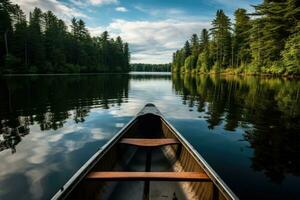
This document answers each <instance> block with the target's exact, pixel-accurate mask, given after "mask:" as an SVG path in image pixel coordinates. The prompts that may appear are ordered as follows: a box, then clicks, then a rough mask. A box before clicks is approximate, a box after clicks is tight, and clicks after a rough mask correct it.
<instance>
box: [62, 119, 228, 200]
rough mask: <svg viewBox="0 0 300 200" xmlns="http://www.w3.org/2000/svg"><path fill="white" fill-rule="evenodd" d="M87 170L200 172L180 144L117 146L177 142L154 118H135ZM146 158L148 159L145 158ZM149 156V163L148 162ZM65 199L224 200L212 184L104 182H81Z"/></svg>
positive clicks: (207, 182) (189, 152) (192, 182)
mask: <svg viewBox="0 0 300 200" xmlns="http://www.w3.org/2000/svg"><path fill="white" fill-rule="evenodd" d="M121 134H122V137H119V138H118V139H117V140H116V141H115V143H114V144H113V145H111V146H109V147H108V150H107V151H106V153H105V154H103V155H101V156H102V157H101V158H100V159H99V160H98V162H97V163H96V164H95V165H94V167H93V168H92V169H91V170H90V172H92V171H95V172H103V171H130V172H131V171H132V172H144V171H150V172H203V173H205V172H204V170H203V168H202V167H201V165H200V164H199V161H197V160H196V159H195V158H194V157H193V156H192V154H191V150H189V149H188V147H186V145H182V144H172V145H165V146H160V147H153V148H143V147H137V146H134V145H127V144H122V143H119V141H120V140H121V139H122V138H148V139H149V138H174V139H178V140H179V141H180V138H179V137H178V136H177V135H176V133H174V132H173V131H172V129H171V128H170V127H169V126H168V124H167V123H166V122H165V121H164V119H162V118H161V117H160V116H158V115H154V114H145V115H141V116H139V117H137V118H136V119H135V120H134V121H133V122H132V124H131V125H130V126H129V128H128V129H127V130H125V131H124V132H123V133H121ZM147 156H148V157H147ZM149 156H150V160H149ZM147 158H148V159H147ZM66 199H103V200H105V199H118V200H122V199H126V200H127V199H131V200H135V199H136V200H140V199H164V200H167V199H172V200H176V199H216V200H222V199H228V197H226V194H223V192H221V190H219V189H218V188H217V187H216V186H215V184H214V183H213V182H212V181H200V182H199V181H191V182H180V181H143V180H141V181H140V180H139V181H132V180H130V181H128V180H122V181H106V180H105V181H104V180H89V179H87V178H83V179H82V180H81V181H80V183H79V184H77V186H76V187H75V188H74V189H73V190H72V191H71V192H70V193H69V194H68V195H67V196H66Z"/></svg>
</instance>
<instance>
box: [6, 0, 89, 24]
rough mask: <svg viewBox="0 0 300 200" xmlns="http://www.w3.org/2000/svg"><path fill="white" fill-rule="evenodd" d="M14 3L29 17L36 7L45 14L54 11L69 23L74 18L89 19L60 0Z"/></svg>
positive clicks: (30, 0) (15, 1)
mask: <svg viewBox="0 0 300 200" xmlns="http://www.w3.org/2000/svg"><path fill="white" fill-rule="evenodd" d="M12 2H13V3H16V4H18V5H20V6H21V8H22V9H23V10H24V11H25V13H26V14H27V16H28V15H29V12H31V11H33V9H34V8H35V7H38V8H40V9H41V10H42V11H44V12H45V11H48V10H50V11H52V12H53V13H55V15H57V16H58V17H59V18H61V19H63V20H64V21H66V22H67V23H68V21H69V20H70V19H71V18H72V17H79V18H89V17H88V16H87V15H85V14H84V13H82V12H80V11H79V10H78V9H75V8H73V7H72V6H70V5H68V4H65V3H63V2H61V1H58V0H12Z"/></svg>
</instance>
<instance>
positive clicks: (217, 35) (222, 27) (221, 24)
mask: <svg viewBox="0 0 300 200" xmlns="http://www.w3.org/2000/svg"><path fill="white" fill-rule="evenodd" d="M212 25H213V28H212V29H211V31H212V35H213V40H214V42H215V43H216V48H217V49H216V63H217V65H218V66H217V67H218V68H220V67H224V68H225V67H227V66H228V65H229V64H230V59H231V33H230V26H231V23H230V19H229V18H228V17H227V16H226V15H225V14H224V12H223V10H218V11H217V14H216V18H215V19H214V20H213V22H212Z"/></svg>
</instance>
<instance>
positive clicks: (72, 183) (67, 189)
mask: <svg viewBox="0 0 300 200" xmlns="http://www.w3.org/2000/svg"><path fill="white" fill-rule="evenodd" d="M138 118H139V116H138V115H137V116H135V117H134V118H133V119H131V120H130V121H129V122H128V123H127V125H126V126H124V127H123V128H122V129H121V130H119V131H118V132H117V134H116V135H114V136H113V137H112V138H111V139H110V140H109V141H108V142H107V143H106V144H104V145H103V146H102V147H100V149H99V150H98V151H97V152H96V153H95V154H94V155H93V156H92V157H91V158H90V159H88V161H87V162H86V163H85V164H84V165H83V166H82V167H80V168H79V170H78V171H77V172H76V173H75V174H74V175H73V176H72V177H71V178H70V179H69V180H68V182H67V183H66V184H65V185H64V186H62V187H61V188H60V189H59V191H58V192H57V193H56V194H55V195H54V196H53V197H52V198H51V200H56V199H65V197H67V196H68V195H69V194H70V193H71V192H72V190H73V189H74V188H75V187H76V186H77V185H78V184H79V183H80V182H81V181H82V180H83V179H84V178H85V176H86V175H87V174H88V173H89V172H90V170H91V169H92V168H93V167H94V166H95V165H96V164H97V163H98V161H99V160H100V159H101V158H102V157H103V156H104V155H105V153H106V152H108V151H109V150H110V149H111V148H112V147H113V146H114V145H115V144H116V143H117V142H118V141H119V139H121V138H122V136H123V135H124V134H125V133H126V131H127V130H128V129H129V128H131V127H132V126H133V125H134V124H135V122H136V121H137V119H138Z"/></svg>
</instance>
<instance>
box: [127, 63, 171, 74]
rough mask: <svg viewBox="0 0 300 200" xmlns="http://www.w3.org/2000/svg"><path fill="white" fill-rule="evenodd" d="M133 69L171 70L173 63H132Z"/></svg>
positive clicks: (142, 70) (144, 70)
mask: <svg viewBox="0 0 300 200" xmlns="http://www.w3.org/2000/svg"><path fill="white" fill-rule="evenodd" d="M130 69H131V71H141V72H170V71H171V63H168V64H142V63H137V64H131V65H130Z"/></svg>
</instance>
